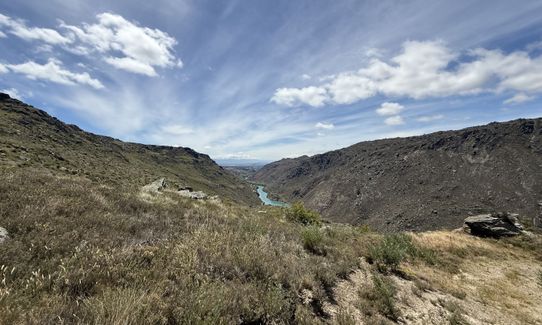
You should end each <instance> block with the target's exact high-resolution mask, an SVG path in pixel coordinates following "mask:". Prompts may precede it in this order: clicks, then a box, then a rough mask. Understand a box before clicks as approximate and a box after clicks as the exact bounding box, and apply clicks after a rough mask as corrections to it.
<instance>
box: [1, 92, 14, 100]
mask: <svg viewBox="0 0 542 325" xmlns="http://www.w3.org/2000/svg"><path fill="white" fill-rule="evenodd" d="M10 98H11V97H10V96H9V95H8V94H4V93H0V100H8V99H10Z"/></svg>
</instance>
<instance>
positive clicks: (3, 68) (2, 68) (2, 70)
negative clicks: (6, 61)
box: [0, 63, 9, 73]
mask: <svg viewBox="0 0 542 325" xmlns="http://www.w3.org/2000/svg"><path fill="white" fill-rule="evenodd" d="M8 71H9V70H8V68H7V67H6V66H5V65H3V64H1V63H0V73H6V72H8Z"/></svg>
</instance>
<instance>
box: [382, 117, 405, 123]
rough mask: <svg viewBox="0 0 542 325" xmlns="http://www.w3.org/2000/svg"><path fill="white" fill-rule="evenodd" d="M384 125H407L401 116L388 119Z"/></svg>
mask: <svg viewBox="0 0 542 325" xmlns="http://www.w3.org/2000/svg"><path fill="white" fill-rule="evenodd" d="M384 123H386V125H401V124H405V121H404V120H403V118H402V117H401V116H399V115H396V116H391V117H388V118H387V119H385V120H384Z"/></svg>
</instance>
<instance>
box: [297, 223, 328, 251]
mask: <svg viewBox="0 0 542 325" xmlns="http://www.w3.org/2000/svg"><path fill="white" fill-rule="evenodd" d="M301 238H302V239H303V247H304V248H305V249H306V250H308V251H309V252H311V253H314V254H318V255H325V253H326V251H325V248H324V235H323V234H322V232H321V230H320V228H319V227H317V226H311V227H307V228H306V229H303V230H302V232H301Z"/></svg>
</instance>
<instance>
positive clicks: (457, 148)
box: [253, 119, 542, 231]
mask: <svg viewBox="0 0 542 325" xmlns="http://www.w3.org/2000/svg"><path fill="white" fill-rule="evenodd" d="M253 180H254V181H258V182H263V183H265V184H267V188H268V190H270V191H271V192H274V193H276V194H278V195H280V196H282V197H283V199H286V200H288V201H294V200H301V201H303V202H304V203H305V204H306V205H308V206H309V207H310V208H313V209H316V210H318V211H320V212H321V213H322V214H323V215H324V216H325V217H327V218H329V219H332V220H333V221H338V222H346V223H351V224H367V225H369V226H371V227H373V228H376V229H379V230H384V231H392V230H427V229H438V228H453V227H458V226H460V225H461V224H462V222H463V220H464V218H465V216H466V215H468V214H471V213H472V214H478V213H485V212H491V211H495V210H497V211H498V210H503V211H513V212H518V213H521V214H523V215H525V216H528V217H529V218H536V217H537V216H538V214H539V213H540V211H539V209H540V207H539V202H541V201H542V119H529V120H525V119H522V120H515V121H510V122H506V123H491V124H488V125H485V126H479V127H471V128H467V129H463V130H459V131H446V132H437V133H433V134H427V135H423V136H417V137H409V138H397V139H385V140H377V141H370V142H361V143H358V144H355V145H353V146H351V147H348V148H344V149H340V150H336V151H331V152H327V153H324V154H320V155H315V156H312V157H307V156H303V157H299V158H296V159H283V160H280V161H277V162H274V163H271V164H268V165H266V166H265V167H263V168H262V169H261V170H259V171H258V172H257V173H256V174H255V175H254V176H253Z"/></svg>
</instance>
